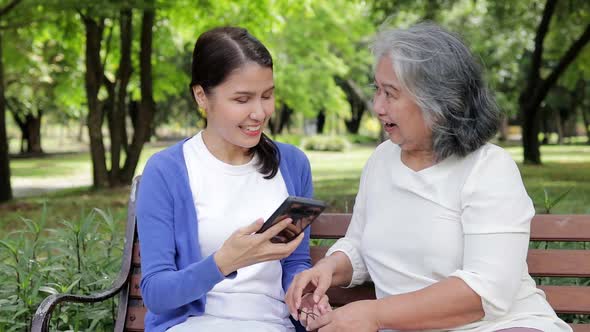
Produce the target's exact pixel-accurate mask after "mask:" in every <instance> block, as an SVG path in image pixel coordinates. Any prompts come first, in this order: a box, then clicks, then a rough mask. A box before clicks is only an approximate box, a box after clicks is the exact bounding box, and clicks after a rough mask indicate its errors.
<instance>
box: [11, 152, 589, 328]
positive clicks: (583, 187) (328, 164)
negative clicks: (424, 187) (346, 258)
mask: <svg viewBox="0 0 590 332" xmlns="http://www.w3.org/2000/svg"><path fill="white" fill-rule="evenodd" d="M161 148H162V147H161V146H148V147H147V148H146V149H145V150H144V153H143V154H142V158H141V162H140V166H139V167H138V171H137V172H138V173H141V170H142V169H143V166H144V164H145V161H146V160H147V158H148V157H149V156H151V155H152V154H153V153H155V152H156V151H159V150H160V149H161ZM373 149H374V148H373V147H367V146H355V147H353V148H352V149H351V150H349V151H347V152H345V153H336V152H313V151H308V152H306V153H307V155H308V156H309V159H310V162H311V166H312V171H313V176H314V185H315V196H316V197H317V198H320V199H323V200H325V201H327V202H328V204H329V209H328V211H332V212H350V211H351V210H352V207H353V202H354V197H355V194H356V191H357V189H358V181H359V176H360V172H361V170H362V167H363V165H364V164H365V162H366V160H367V158H368V157H369V155H370V154H371V152H372V151H373ZM507 150H508V151H509V152H510V153H511V154H512V156H513V158H514V159H515V160H516V161H517V162H519V161H520V160H521V154H522V150H521V148H519V147H507ZM542 154H543V157H544V160H545V164H544V165H543V166H529V165H522V164H520V163H519V167H520V169H521V172H522V174H523V178H524V182H525V186H526V188H527V190H528V192H529V194H530V196H531V197H532V198H533V201H534V202H535V206H536V207H537V210H538V211H539V212H541V211H543V207H544V200H545V193H544V191H547V192H548V194H549V198H550V199H553V198H555V197H557V196H559V195H560V194H561V193H563V192H565V191H567V190H571V191H570V192H569V194H568V195H567V196H566V197H565V199H564V200H563V201H561V202H560V203H559V204H558V205H557V206H556V207H555V208H554V209H553V210H552V211H551V212H552V213H590V181H588V180H589V179H590V146H545V147H543V148H542ZM11 166H12V170H13V174H14V178H15V179H19V180H23V179H27V180H36V179H37V180H39V179H48V178H55V179H58V181H73V180H72V179H75V178H79V177H83V176H85V177H89V173H90V170H91V166H90V163H89V156H88V154H87V153H80V154H60V155H56V156H48V157H45V158H37V159H15V160H12V165H11ZM128 195H129V188H128V187H123V188H117V189H107V190H90V188H88V187H74V188H70V189H65V190H60V191H57V192H53V193H50V194H45V195H39V196H34V197H27V198H19V199H15V200H13V201H11V202H8V203H4V204H0V240H6V241H8V242H6V243H14V244H17V243H22V242H19V238H21V239H22V236H21V235H19V233H18V232H14V233H13V232H11V231H17V230H21V229H23V228H25V227H26V226H25V224H27V223H26V222H24V221H23V220H22V219H24V218H28V219H32V220H35V221H39V219H40V215H41V211H42V207H43V205H44V204H47V207H48V210H49V211H48V213H47V216H48V217H47V223H46V224H45V225H44V227H45V228H41V229H47V228H55V229H54V230H52V231H51V232H49V231H46V232H43V233H48V234H44V236H42V237H41V238H40V239H41V241H42V242H40V243H41V245H40V248H44V247H47V248H48V247H49V246H51V248H54V246H57V247H58V248H61V250H64V252H69V251H68V250H70V249H71V248H74V247H75V246H74V243H77V242H76V241H78V240H79V239H83V240H84V241H86V242H88V241H90V242H89V243H91V242H92V241H91V240H93V239H94V237H93V236H91V235H92V234H91V233H92V232H90V233H88V234H86V235H84V236H82V237H80V236H79V235H76V236H73V237H72V234H73V233H72V232H71V231H72V230H74V231H75V230H76V229H77V228H76V225H96V226H97V227H102V228H101V229H103V228H104V226H102V225H105V224H103V223H100V224H99V223H97V222H95V219H88V218H87V217H86V216H88V213H89V212H90V211H91V210H92V209H93V208H100V209H102V210H105V211H106V212H107V215H112V216H113V221H114V222H113V223H110V225H112V227H110V228H108V229H109V230H110V231H108V232H105V231H104V229H103V230H102V231H101V232H104V234H106V235H105V238H109V236H111V237H110V239H111V240H110V241H111V242H108V241H107V242H105V243H107V244H108V243H110V246H109V245H107V246H106V247H104V245H103V242H104V241H103V242H100V241H98V242H97V241H95V242H96V245H98V247H92V248H90V249H88V250H89V252H87V253H85V254H83V255H81V256H80V257H83V258H84V261H88V262H89V263H84V264H85V265H84V266H86V265H87V266H88V267H89V270H88V271H86V270H84V271H83V273H82V272H79V273H78V274H75V272H76V271H75V268H74V267H70V268H63V269H62V272H61V273H62V274H63V273H65V272H68V273H70V272H71V273H70V274H72V273H74V274H73V275H70V274H67V273H66V274H64V275H60V276H58V277H57V279H55V280H58V281H59V282H61V283H62V284H63V285H66V286H67V285H70V284H71V281H72V280H76V278H80V276H79V275H82V276H85V277H86V278H89V279H88V280H95V279H97V278H98V279H100V281H101V282H102V284H100V285H99V284H96V285H98V286H95V288H96V289H104V288H105V287H106V285H108V284H109V283H110V281H111V280H112V278H114V276H115V275H116V272H117V271H118V267H119V266H120V265H119V264H120V255H121V247H122V236H123V234H124V231H123V229H124V226H125V220H126V205H127V197H128ZM64 220H67V221H71V222H70V223H68V222H65V223H64V222H63V221H64ZM28 225H29V227H30V225H31V223H28ZM84 229H87V230H90V229H91V226H80V230H84ZM95 233H96V234H98V233H100V232H95ZM27 234H29V233H27ZM53 234H56V235H53ZM68 234H69V235H68ZM76 234H77V233H76ZM101 234H102V233H101ZM68 239H69V240H68ZM72 239H74V240H72ZM28 241H29V242H30V240H28ZM35 241H36V240H35ZM68 241H70V242H68ZM72 241H74V242H72ZM29 242H27V243H29ZM31 243H32V242H31ZM35 243H37V242H35ZM92 243H93V242H92ZM59 245H61V247H59ZM533 245H534V244H533ZM19 246H23V244H20V245H19ZM35 246H36V245H34V246H32V245H30V243H29V245H24V247H23V248H24V249H23V255H25V254H26V253H27V252H28V251H27V250H28V249H27V248H29V249H30V248H34V247H35ZM82 247H84V246H82ZM105 248H106V249H105ZM101 250H102V251H101ZM105 252H107V253H108V252H112V253H113V254H112V257H111V256H108V255H106V254H105ZM0 254H3V255H0V262H1V261H2V260H5V261H10V259H9V258H10V257H9V256H7V252H6V250H4V252H2V251H1V250H0ZM69 255H70V256H67V257H75V256H71V254H69ZM105 255H106V256H105ZM59 256H60V255H56V256H55V257H58V258H59ZM25 257H28V256H25ZM51 257H53V256H51ZM67 257H66V260H65V261H64V262H61V263H59V262H58V263H51V264H57V265H56V266H58V267H59V266H62V265H63V266H65V265H67V264H66V263H68V262H70V261H72V259H70V258H67ZM104 257H107V259H106V261H108V262H109V264H107V265H104V266H103V265H98V263H96V264H95V261H97V262H102V261H104ZM101 259H102V260H101ZM70 263H71V262H70ZM39 264H41V263H39ZM51 264H49V263H46V265H43V264H41V265H39V266H40V268H43V269H56V267H55V266H54V265H51ZM60 264H61V265H60ZM64 264H65V265H64ZM72 264H73V263H72ZM93 264H94V265H93ZM26 266H28V265H26ZM72 266H73V265H72ZM79 266H80V265H78V268H79ZM95 269H99V270H100V273H99V272H97V271H95ZM7 271H8V270H7ZM72 271H73V272H72ZM0 272H2V271H1V270H0ZM5 272H6V271H5ZM23 275H25V274H24V273H23ZM27 275H29V276H33V277H35V278H37V279H32V281H30V287H29V288H30V290H31V291H35V292H36V291H37V290H38V289H39V287H40V286H45V285H46V283H47V282H48V281H46V280H45V279H42V278H41V277H42V274H39V273H29V274H27ZM13 277H14V275H13V273H5V274H4V276H3V275H2V273H0V281H2V283H3V284H4V286H3V287H4V288H5V289H4V291H5V293H6V290H7V289H12V288H15V287H16V286H14V285H15V283H14V280H13V279H14V278H13ZM44 280H45V281H44ZM537 282H539V283H544V284H564V283H565V284H576V283H580V282H587V281H586V280H585V279H580V280H578V279H572V278H543V279H542V280H537ZM74 284H75V283H74ZM89 284H90V285H94V283H93V282H91V283H89ZM7 285H8V286H7ZM10 285H12V286H10ZM63 285H62V288H63ZM10 287H12V288H10ZM93 287H94V286H93ZM1 290H2V288H0V291H1ZM93 291H96V290H93ZM80 292H82V293H84V292H90V291H88V290H80ZM0 293H1V292H0ZM7 294H9V295H10V296H12V297H14V294H12V293H10V291H8V293H7ZM27 294H28V293H27ZM31 294H36V295H34V296H33V295H31V296H32V297H31V298H30V299H29V300H27V301H28V302H26V303H28V304H27V307H26V308H25V307H23V306H22V305H21V306H20V307H18V308H21V307H22V308H23V310H24V309H26V310H27V311H26V312H24V311H22V310H20V311H18V312H19V315H20V316H19V317H24V316H27V317H30V314H32V313H33V312H34V309H35V308H36V306H37V304H38V303H39V301H41V299H42V298H43V297H44V296H45V295H47V294H45V293H34V292H33V293H31ZM1 295H2V294H0V300H1V298H2V296H1ZM23 303H24V302H23ZM0 306H1V305H0ZM102 306H103V307H101V308H102V309H100V308H98V309H96V308H97V307H92V306H85V307H83V308H84V310H86V311H85V314H82V316H81V317H93V318H96V317H97V314H100V313H102V314H103V315H102V316H100V317H99V318H101V319H103V320H104V321H105V322H107V323H105V324H107V325H108V324H109V322H110V324H112V318H110V317H109V315H108V312H110V311H109V310H110V309H109V308H110V304H109V303H108V302H107V303H106V304H102ZM15 308H17V307H15ZM72 308H73V309H72ZM72 308H70V312H69V314H68V315H70V316H71V317H73V315H76V317H78V315H79V313H78V312H77V311H76V310H78V309H77V307H72ZM103 309H104V310H103ZM72 310H73V311H72ZM93 310H95V311H93ZM23 312H24V313H23ZM0 313H1V312H0ZM104 313H107V314H104ZM14 314H15V313H14V312H10V310H9V311H8V315H9V316H10V315H14ZM64 315H65V314H64ZM564 317H565V318H566V319H567V320H568V321H570V322H571V321H574V320H579V319H580V317H577V316H576V317H574V316H571V315H568V316H564ZM1 318H2V315H1V314H0V321H1ZM583 319H587V318H583ZM0 325H1V323H0ZM105 326H106V325H105ZM108 326H110V325H108ZM0 330H2V326H0Z"/></svg>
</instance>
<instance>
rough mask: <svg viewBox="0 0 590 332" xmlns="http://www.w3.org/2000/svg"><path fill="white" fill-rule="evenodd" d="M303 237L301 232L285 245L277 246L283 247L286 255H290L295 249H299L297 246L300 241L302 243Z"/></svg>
mask: <svg viewBox="0 0 590 332" xmlns="http://www.w3.org/2000/svg"><path fill="white" fill-rule="evenodd" d="M304 237H305V234H304V233H303V232H301V234H299V235H297V237H296V238H294V239H293V240H291V241H290V242H287V243H282V244H281V243H279V244H278V245H282V246H284V250H285V251H286V252H288V253H291V252H293V251H295V249H297V247H299V245H300V244H301V241H303V238H304Z"/></svg>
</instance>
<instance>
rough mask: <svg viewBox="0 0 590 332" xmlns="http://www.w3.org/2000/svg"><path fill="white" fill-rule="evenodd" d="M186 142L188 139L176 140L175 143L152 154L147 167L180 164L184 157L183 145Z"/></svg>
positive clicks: (167, 166) (166, 166)
mask: <svg viewBox="0 0 590 332" xmlns="http://www.w3.org/2000/svg"><path fill="white" fill-rule="evenodd" d="M184 142H186V140H182V141H179V142H176V143H175V144H173V145H171V146H168V147H166V148H164V149H162V150H160V151H158V152H156V153H154V154H153V155H151V156H150V157H149V158H148V161H147V163H146V168H147V167H155V168H160V167H165V168H170V167H173V166H174V165H176V164H179V163H180V162H181V161H182V160H183V159H184V158H183V155H182V153H183V150H182V146H183V144H184Z"/></svg>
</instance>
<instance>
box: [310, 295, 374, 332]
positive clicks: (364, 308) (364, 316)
mask: <svg viewBox="0 0 590 332" xmlns="http://www.w3.org/2000/svg"><path fill="white" fill-rule="evenodd" d="M376 305H377V302H376V301H374V300H364V301H356V302H352V303H349V304H347V305H345V306H343V307H340V308H338V309H336V310H334V311H331V312H328V313H326V314H324V315H322V316H320V317H319V318H318V319H315V320H312V321H309V322H308V325H307V329H308V331H311V330H315V329H319V332H347V331H350V332H375V331H378V330H379V323H378V320H377V316H376V315H377V308H376V307H375V306H376Z"/></svg>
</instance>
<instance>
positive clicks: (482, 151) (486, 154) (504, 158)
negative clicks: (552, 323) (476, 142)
mask: <svg viewBox="0 0 590 332" xmlns="http://www.w3.org/2000/svg"><path fill="white" fill-rule="evenodd" d="M468 159H472V160H473V161H474V162H476V163H481V162H484V163H492V164H495V165H502V164H504V165H508V164H509V165H514V164H516V163H515V162H514V159H512V156H511V155H510V153H508V151H506V150H505V149H504V148H502V147H500V146H498V145H496V144H493V143H486V144H484V145H482V146H481V147H480V148H479V149H477V150H475V151H473V152H472V153H470V155H469V156H468Z"/></svg>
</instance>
